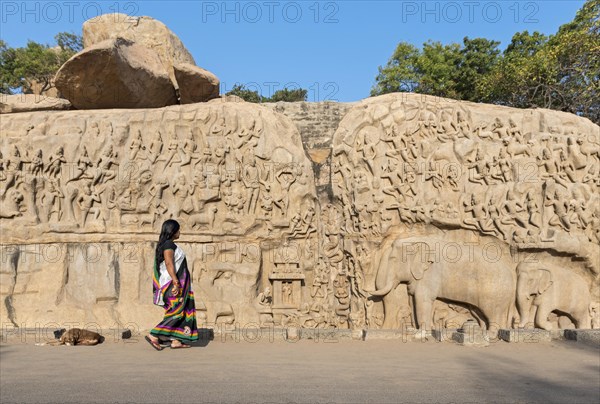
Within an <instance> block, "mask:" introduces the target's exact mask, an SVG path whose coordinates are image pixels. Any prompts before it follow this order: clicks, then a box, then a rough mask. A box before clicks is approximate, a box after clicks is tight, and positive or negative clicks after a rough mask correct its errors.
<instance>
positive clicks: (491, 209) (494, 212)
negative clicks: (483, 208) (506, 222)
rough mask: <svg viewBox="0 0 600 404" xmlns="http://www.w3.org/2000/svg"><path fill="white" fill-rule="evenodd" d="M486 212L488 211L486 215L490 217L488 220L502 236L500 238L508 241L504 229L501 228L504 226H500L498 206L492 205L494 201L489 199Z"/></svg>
mask: <svg viewBox="0 0 600 404" xmlns="http://www.w3.org/2000/svg"><path fill="white" fill-rule="evenodd" d="M487 211H488V214H489V215H490V220H491V221H492V223H493V225H494V226H495V228H496V230H497V231H498V232H499V233H500V234H501V235H502V238H503V239H504V240H508V239H509V237H508V236H507V234H506V232H505V231H504V228H503V227H504V226H503V225H502V221H501V215H500V209H499V208H498V206H497V205H496V204H495V203H494V201H493V200H492V199H490V200H489V201H488V206H487Z"/></svg>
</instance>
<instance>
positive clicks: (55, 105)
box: [0, 94, 71, 114]
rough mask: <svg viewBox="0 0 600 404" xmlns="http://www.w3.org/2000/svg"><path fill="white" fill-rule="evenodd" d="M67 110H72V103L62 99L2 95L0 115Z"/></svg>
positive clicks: (0, 96)
mask: <svg viewBox="0 0 600 404" xmlns="http://www.w3.org/2000/svg"><path fill="white" fill-rule="evenodd" d="M67 109H71V103H70V102H69V101H68V100H65V99H62V98H53V97H46V96H44V95H35V94H15V95H7V94H2V95H0V114H9V113H13V112H32V111H54V110H56V111H60V110H67Z"/></svg>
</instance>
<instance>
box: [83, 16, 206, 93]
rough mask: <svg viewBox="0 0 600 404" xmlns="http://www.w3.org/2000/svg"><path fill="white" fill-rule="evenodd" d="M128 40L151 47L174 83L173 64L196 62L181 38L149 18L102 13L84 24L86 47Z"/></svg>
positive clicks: (160, 23)
mask: <svg viewBox="0 0 600 404" xmlns="http://www.w3.org/2000/svg"><path fill="white" fill-rule="evenodd" d="M117 37H121V38H125V39H129V40H131V41H132V42H136V43H137V44H140V45H143V46H145V47H146V48H148V49H151V50H153V51H154V52H156V54H157V55H158V57H159V59H160V61H161V63H162V64H163V66H164V68H165V70H166V71H167V72H168V74H169V77H170V78H171V81H172V82H173V85H174V86H177V83H176V80H175V74H174V71H173V65H174V64H177V63H189V64H192V65H195V64H196V62H195V61H194V58H193V57H192V54H191V53H190V52H189V51H188V50H187V49H186V48H185V46H184V45H183V43H182V42H181V40H180V39H179V38H178V37H177V35H175V34H174V33H173V32H172V31H171V30H170V29H169V28H168V27H167V26H166V25H165V24H163V23H162V22H160V21H158V20H155V19H154V18H151V17H145V16H144V17H133V16H128V15H125V14H120V13H114V14H103V15H99V16H97V17H94V18H91V19H89V20H87V21H86V22H84V23H83V46H84V47H85V48H89V47H91V46H92V45H95V44H97V43H99V42H102V41H105V40H107V39H116V38H117Z"/></svg>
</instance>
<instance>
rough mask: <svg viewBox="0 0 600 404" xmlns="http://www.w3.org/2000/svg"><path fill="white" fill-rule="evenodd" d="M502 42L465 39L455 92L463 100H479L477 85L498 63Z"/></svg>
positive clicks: (456, 76) (456, 77)
mask: <svg viewBox="0 0 600 404" xmlns="http://www.w3.org/2000/svg"><path fill="white" fill-rule="evenodd" d="M499 45H500V42H498V41H490V40H488V39H485V38H475V39H469V38H468V37H465V38H464V39H463V46H462V48H461V49H460V58H459V64H458V68H457V70H456V75H455V78H454V81H455V90H456V93H457V94H458V95H460V98H461V99H463V100H469V101H477V100H478V99H479V94H478V89H477V83H478V82H479V81H480V80H481V78H483V77H485V76H486V75H487V74H488V73H489V72H490V71H491V70H492V69H493V68H494V66H495V65H496V64H497V63H498V58H499V55H500V50H499V49H498V46H499Z"/></svg>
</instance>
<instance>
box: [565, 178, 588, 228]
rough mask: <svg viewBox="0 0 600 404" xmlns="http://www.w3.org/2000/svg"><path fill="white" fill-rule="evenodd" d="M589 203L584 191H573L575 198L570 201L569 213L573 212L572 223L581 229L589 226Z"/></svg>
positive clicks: (576, 189)
mask: <svg viewBox="0 0 600 404" xmlns="http://www.w3.org/2000/svg"><path fill="white" fill-rule="evenodd" d="M586 209H587V201H586V198H585V196H584V195H583V193H582V191H581V190H580V189H578V188H575V189H574V190H573V197H572V198H571V200H570V201H569V211H570V212H571V216H570V220H569V221H570V222H571V223H572V224H575V225H576V226H577V227H579V228H581V229H585V228H586V227H587V226H588V223H589V218H588V214H587V212H586Z"/></svg>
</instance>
